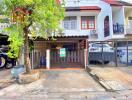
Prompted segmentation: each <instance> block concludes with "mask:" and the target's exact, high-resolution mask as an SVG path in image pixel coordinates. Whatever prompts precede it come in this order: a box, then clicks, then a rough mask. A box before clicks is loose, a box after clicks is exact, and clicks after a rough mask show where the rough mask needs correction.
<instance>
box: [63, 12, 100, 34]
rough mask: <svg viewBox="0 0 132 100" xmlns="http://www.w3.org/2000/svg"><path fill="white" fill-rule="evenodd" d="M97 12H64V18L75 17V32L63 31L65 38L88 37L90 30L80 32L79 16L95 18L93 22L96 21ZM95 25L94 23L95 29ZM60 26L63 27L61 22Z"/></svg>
mask: <svg viewBox="0 0 132 100" xmlns="http://www.w3.org/2000/svg"><path fill="white" fill-rule="evenodd" d="M98 13H99V12H97V11H95V12H66V13H65V16H77V29H76V30H64V31H63V33H65V35H67V36H75V35H77V36H79V35H89V34H90V30H81V16H95V22H97V21H96V19H97V14H98ZM96 25H97V23H95V27H97V26H96ZM62 26H63V22H62Z"/></svg>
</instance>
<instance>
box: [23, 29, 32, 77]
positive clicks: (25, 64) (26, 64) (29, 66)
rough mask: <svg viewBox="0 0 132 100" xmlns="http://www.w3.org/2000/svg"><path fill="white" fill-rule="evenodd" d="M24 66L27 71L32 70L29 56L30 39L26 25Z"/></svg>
mask: <svg viewBox="0 0 132 100" xmlns="http://www.w3.org/2000/svg"><path fill="white" fill-rule="evenodd" d="M23 30H24V45H25V48H24V66H25V68H26V73H27V74H28V73H30V72H31V64H30V58H29V41H28V33H29V31H28V27H25V28H24V29H23Z"/></svg>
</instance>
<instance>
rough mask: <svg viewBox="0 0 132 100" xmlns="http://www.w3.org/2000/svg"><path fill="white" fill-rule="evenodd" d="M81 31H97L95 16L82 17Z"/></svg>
mask: <svg viewBox="0 0 132 100" xmlns="http://www.w3.org/2000/svg"><path fill="white" fill-rule="evenodd" d="M81 29H95V17H94V16H82V17H81Z"/></svg>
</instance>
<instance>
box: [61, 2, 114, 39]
mask: <svg viewBox="0 0 132 100" xmlns="http://www.w3.org/2000/svg"><path fill="white" fill-rule="evenodd" d="M76 6H98V7H100V8H101V11H100V12H94V13H93V12H76V13H74V12H70V13H69V14H68V12H66V13H65V16H74V15H77V19H78V22H77V25H78V26H77V27H78V29H77V30H70V31H68V30H64V33H66V34H67V35H89V33H90V31H89V30H80V16H82V15H94V16H96V31H97V34H98V39H97V40H106V39H110V38H111V37H112V35H113V24H112V9H111V7H110V5H109V4H107V3H105V2H103V1H100V0H94V1H93V0H82V1H81V2H76V3H75V2H71V1H70V2H69V3H66V7H76ZM106 16H109V26H110V36H108V37H104V19H105V17H106ZM61 24H62V22H61ZM61 27H62V26H61Z"/></svg>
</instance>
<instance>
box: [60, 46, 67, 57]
mask: <svg viewBox="0 0 132 100" xmlns="http://www.w3.org/2000/svg"><path fill="white" fill-rule="evenodd" d="M60 57H66V49H65V48H61V49H60Z"/></svg>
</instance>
